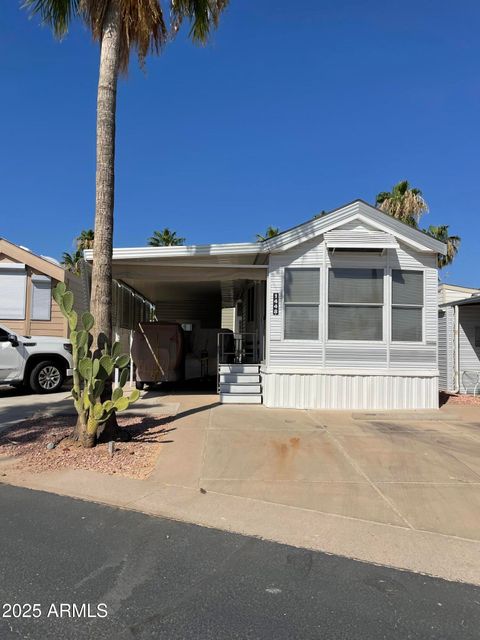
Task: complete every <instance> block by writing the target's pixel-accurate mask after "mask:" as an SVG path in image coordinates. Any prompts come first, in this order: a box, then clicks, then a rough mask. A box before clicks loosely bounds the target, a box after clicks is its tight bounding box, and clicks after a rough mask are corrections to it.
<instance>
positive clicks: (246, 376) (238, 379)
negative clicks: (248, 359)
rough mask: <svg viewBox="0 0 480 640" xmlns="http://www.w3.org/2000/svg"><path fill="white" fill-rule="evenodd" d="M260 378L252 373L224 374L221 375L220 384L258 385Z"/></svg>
mask: <svg viewBox="0 0 480 640" xmlns="http://www.w3.org/2000/svg"><path fill="white" fill-rule="evenodd" d="M259 382H260V376H259V375H257V376H255V375H252V374H250V373H222V374H220V384H258V383H259Z"/></svg>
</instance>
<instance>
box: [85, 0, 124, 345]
mask: <svg viewBox="0 0 480 640" xmlns="http://www.w3.org/2000/svg"><path fill="white" fill-rule="evenodd" d="M119 58H120V8H119V1H118V0H110V3H109V5H108V8H107V11H106V14H105V20H104V26H103V34H102V40H101V45H100V71H99V79H98V94H97V170H96V191H95V243H94V246H93V270H92V292H91V300H90V307H91V312H92V314H93V316H94V318H95V325H94V327H93V337H94V347H95V348H96V347H97V345H99V346H103V344H104V342H105V341H108V342H109V343H110V344H111V338H112V248H113V207H114V188H115V117H116V104H117V81H118V69H119Z"/></svg>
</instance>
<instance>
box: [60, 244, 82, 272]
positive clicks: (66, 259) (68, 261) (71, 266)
mask: <svg viewBox="0 0 480 640" xmlns="http://www.w3.org/2000/svg"><path fill="white" fill-rule="evenodd" d="M81 259H82V252H81V251H79V250H78V249H77V251H75V252H74V253H68V252H67V251H64V252H63V253H62V261H61V262H62V264H63V266H64V267H65V269H66V270H67V271H70V272H71V273H74V274H75V275H76V276H78V275H79V274H80V265H79V262H80V260H81Z"/></svg>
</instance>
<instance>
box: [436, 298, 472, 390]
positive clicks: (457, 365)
mask: <svg viewBox="0 0 480 640" xmlns="http://www.w3.org/2000/svg"><path fill="white" fill-rule="evenodd" d="M438 343H439V344H438V366H439V370H440V390H441V391H446V392H448V393H462V394H474V395H480V296H472V297H470V298H466V299H464V300H456V301H454V302H450V303H449V304H445V305H441V306H440V310H439V318H438Z"/></svg>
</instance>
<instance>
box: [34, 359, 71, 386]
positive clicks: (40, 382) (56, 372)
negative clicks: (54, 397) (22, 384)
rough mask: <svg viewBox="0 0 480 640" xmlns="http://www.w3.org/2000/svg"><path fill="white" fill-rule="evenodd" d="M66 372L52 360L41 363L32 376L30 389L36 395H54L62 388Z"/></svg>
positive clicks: (36, 366)
mask: <svg viewBox="0 0 480 640" xmlns="http://www.w3.org/2000/svg"><path fill="white" fill-rule="evenodd" d="M64 379H65V372H64V370H63V369H62V368H61V367H60V366H59V365H58V364H57V363H56V362H52V361H51V360H45V361H43V362H39V363H38V364H37V365H35V367H33V369H32V372H31V374H30V387H31V388H32V389H33V391H35V393H54V392H55V391H59V390H60V389H61V388H62V385H63V381H64Z"/></svg>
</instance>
